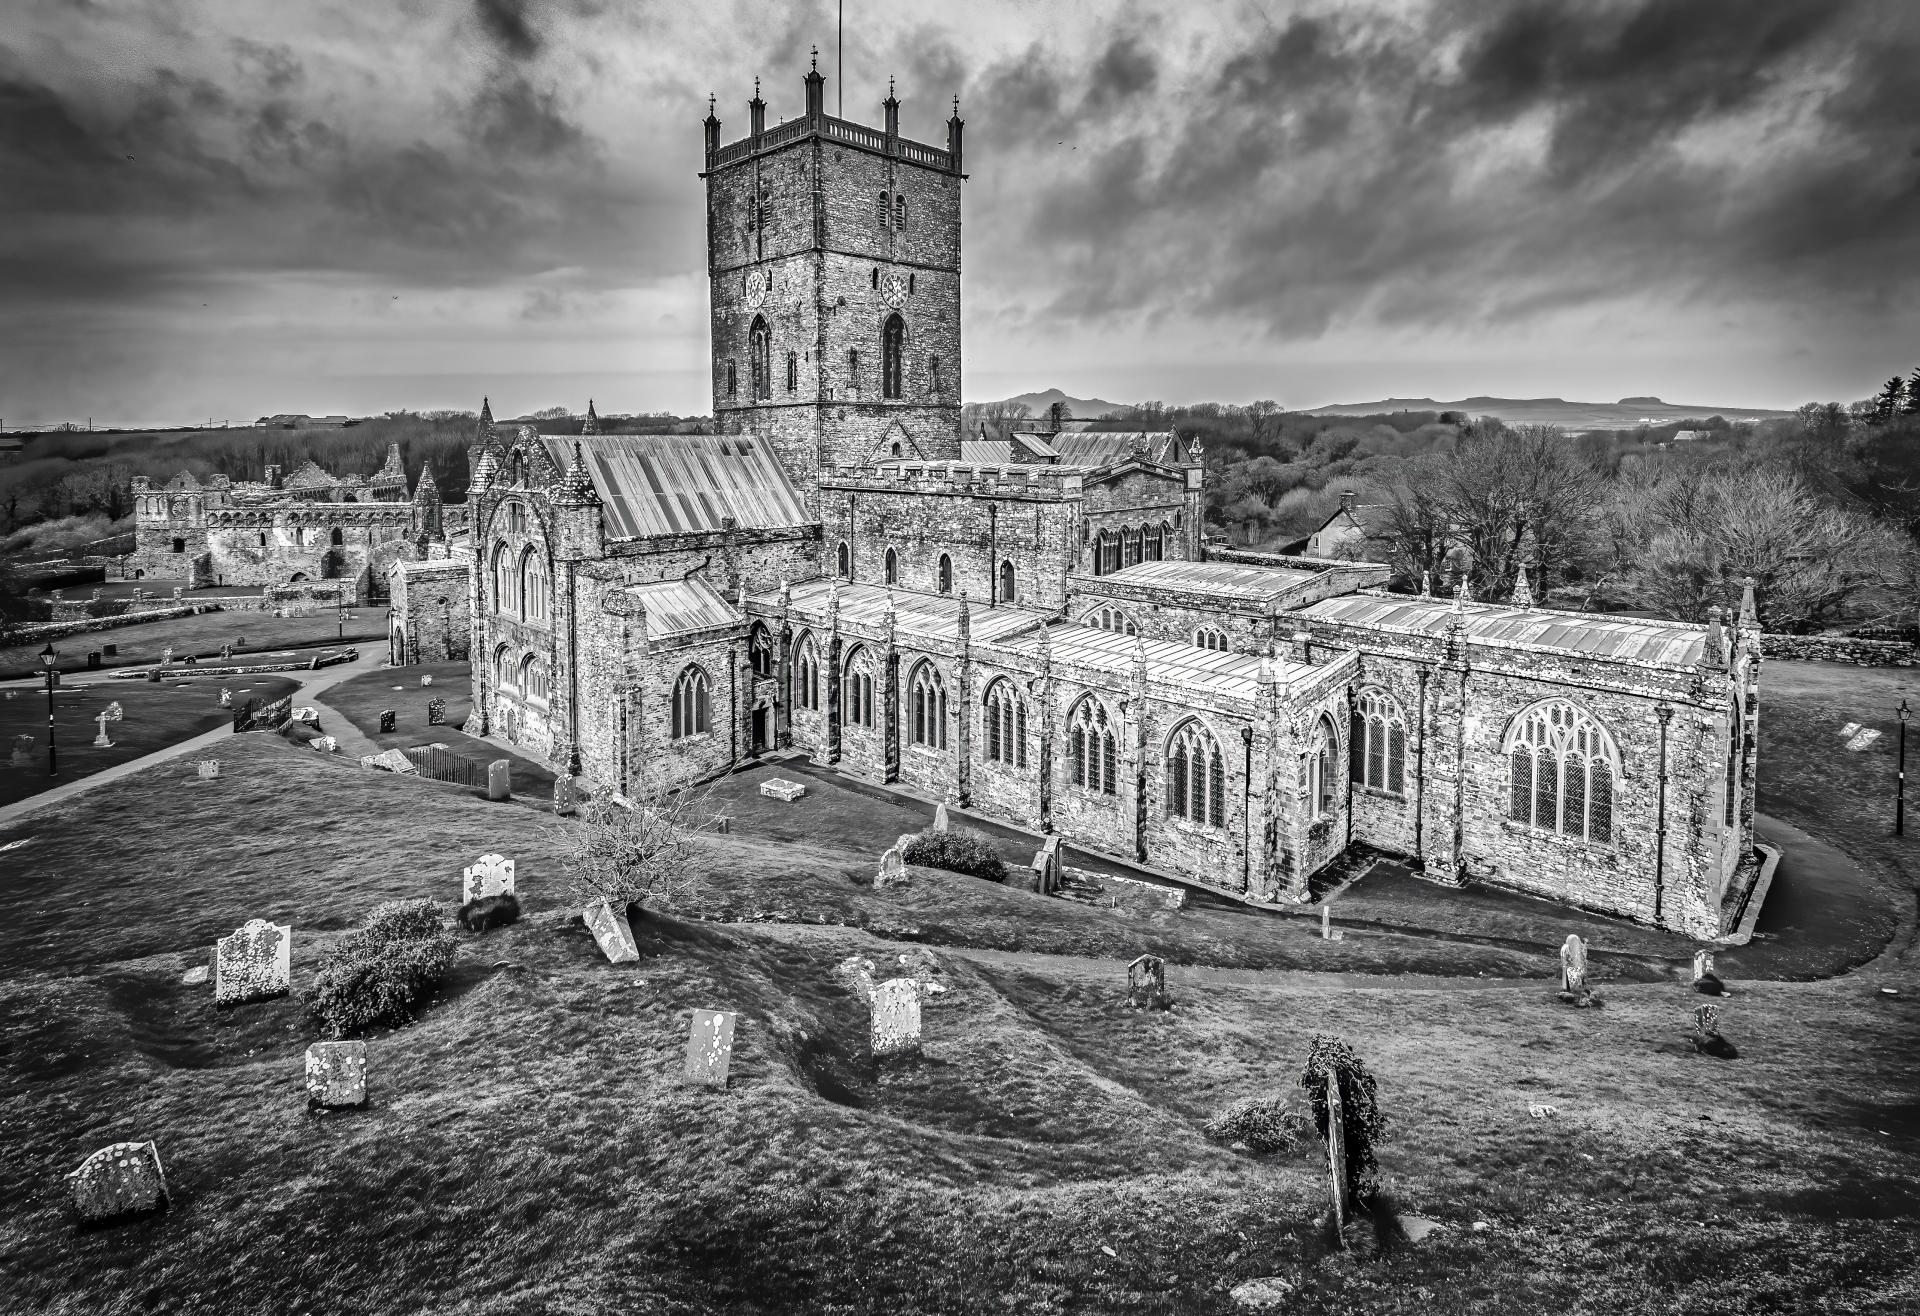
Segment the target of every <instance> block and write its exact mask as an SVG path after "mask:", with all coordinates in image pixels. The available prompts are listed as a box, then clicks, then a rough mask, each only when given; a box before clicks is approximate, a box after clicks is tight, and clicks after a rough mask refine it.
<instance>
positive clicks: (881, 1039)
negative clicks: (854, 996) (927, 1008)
mask: <svg viewBox="0 0 1920 1316" xmlns="http://www.w3.org/2000/svg"><path fill="white" fill-rule="evenodd" d="M920 990H921V989H920V984H919V983H918V982H916V981H914V980H913V979H912V978H889V979H888V980H887V981H885V982H883V983H876V984H875V985H874V988H873V1019H872V1025H871V1027H872V1035H871V1044H872V1048H873V1056H874V1059H876V1060H879V1059H884V1058H886V1057H888V1056H909V1055H918V1054H919V1053H920Z"/></svg>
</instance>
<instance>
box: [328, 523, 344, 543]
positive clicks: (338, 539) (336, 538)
mask: <svg viewBox="0 0 1920 1316" xmlns="http://www.w3.org/2000/svg"><path fill="white" fill-rule="evenodd" d="M328 542H330V543H331V544H332V545H333V546H334V547H335V548H338V547H340V545H342V544H344V543H346V539H345V537H344V536H342V535H341V533H340V527H339V526H335V527H334V528H333V538H332V539H331V540H329V541H328Z"/></svg>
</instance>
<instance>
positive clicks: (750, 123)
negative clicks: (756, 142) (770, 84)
mask: <svg viewBox="0 0 1920 1316" xmlns="http://www.w3.org/2000/svg"><path fill="white" fill-rule="evenodd" d="M766 130H767V103H766V102H765V101H763V100H761V99H760V79H758V78H755V79H754V80H753V99H752V100H750V101H748V102H747V131H748V132H750V133H752V134H753V135H754V136H755V137H758V136H759V135H760V134H761V133H763V132H765V131H766Z"/></svg>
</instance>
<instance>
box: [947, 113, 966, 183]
mask: <svg viewBox="0 0 1920 1316" xmlns="http://www.w3.org/2000/svg"><path fill="white" fill-rule="evenodd" d="M966 126H967V125H966V124H965V123H964V122H963V121H962V120H961V118H960V98H959V97H958V96H955V97H954V98H953V117H952V118H951V119H948V120H947V154H948V155H950V156H952V157H953V172H954V173H956V174H957V173H959V172H960V134H961V132H962V131H963V130H964V129H965V128H966Z"/></svg>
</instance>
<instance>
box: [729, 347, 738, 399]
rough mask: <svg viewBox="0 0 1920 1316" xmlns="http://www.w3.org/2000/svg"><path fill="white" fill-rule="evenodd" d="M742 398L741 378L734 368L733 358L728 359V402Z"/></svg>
mask: <svg viewBox="0 0 1920 1316" xmlns="http://www.w3.org/2000/svg"><path fill="white" fill-rule="evenodd" d="M739 396H740V376H739V374H738V372H736V371H735V370H734V368H733V358H731V357H729V358H727V400H728V401H729V402H731V401H733V399H735V398H737V397H739Z"/></svg>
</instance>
